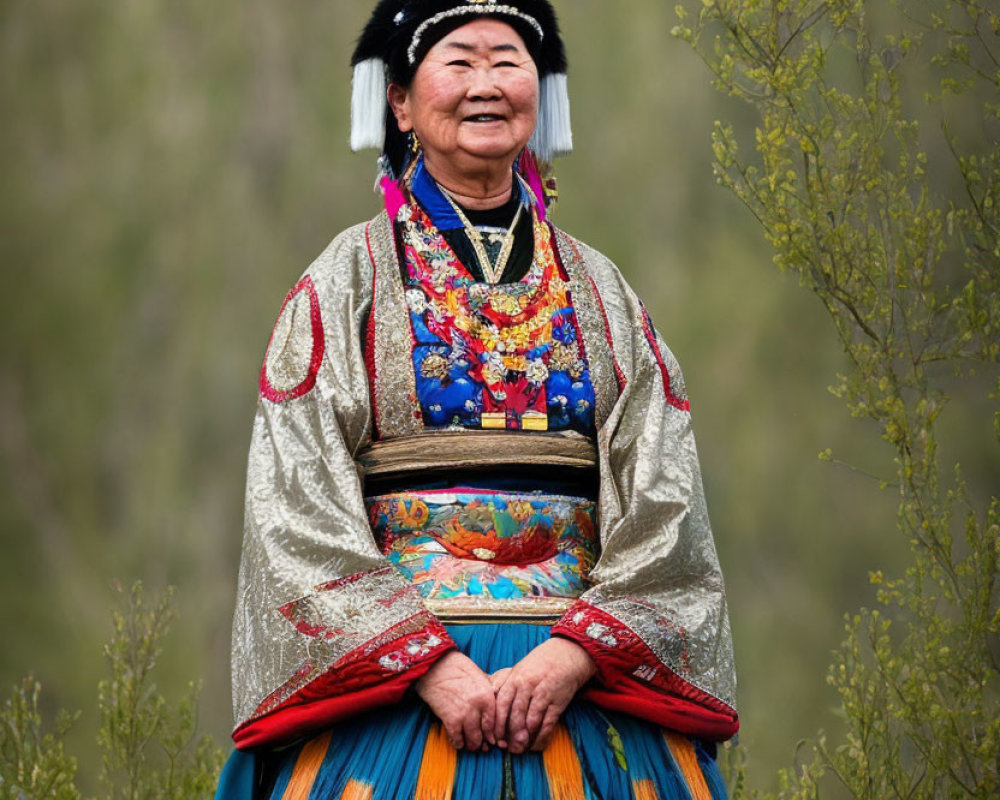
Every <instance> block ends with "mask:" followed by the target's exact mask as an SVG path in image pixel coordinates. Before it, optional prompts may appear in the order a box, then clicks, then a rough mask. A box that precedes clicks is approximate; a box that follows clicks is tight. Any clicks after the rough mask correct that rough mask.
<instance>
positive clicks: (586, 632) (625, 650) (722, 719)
mask: <svg viewBox="0 0 1000 800" xmlns="http://www.w3.org/2000/svg"><path fill="white" fill-rule="evenodd" d="M552 635H553V636H562V637H564V638H566V639H570V640H572V641H574V642H576V643H577V644H579V645H580V646H581V647H583V648H584V649H585V650H586V651H587V652H588V653H589V654H590V656H591V658H593V659H594V663H595V664H596V665H597V676H596V681H597V684H595V683H593V682H592V683H591V684H589V685H588V686H587V687H586V688H584V689H583V691H582V693H581V696H582V697H583V698H584V699H586V700H589V701H590V702H592V703H594V704H595V705H598V706H601V707H602V708H608V709H611V710H613V711H622V712H624V713H626V714H631V715H632V716H635V717H639V718H641V719H645V720H648V721H650V722H653V723H655V724H657V725H659V726H661V727H664V728H670V729H671V730H675V731H677V732H679V733H684V734H687V735H689V736H698V737H700V738H703V739H711V740H717V741H718V740H724V739H729V738H731V737H732V736H735V735H736V732H737V730H739V717H738V716H737V714H736V711H735V710H734V709H733V708H731V707H730V706H729V705H727V704H726V703H724V702H722V701H721V700H719V699H718V698H716V697H713V696H712V695H710V694H708V693H707V692H705V691H703V690H701V689H698V688H697V687H695V686H693V685H691V684H690V683H688V682H687V681H686V680H684V679H683V678H682V677H681V676H679V675H678V674H677V673H675V672H673V671H672V670H670V669H668V668H667V667H666V666H664V664H663V663H662V662H661V661H660V660H659V659H658V658H657V657H656V655H655V654H654V653H653V651H652V650H650V649H649V646H648V645H647V644H646V643H645V642H644V641H643V640H642V639H641V638H639V636H637V635H636V633H635V632H634V631H632V630H631V629H630V628H629V627H628V626H627V625H625V624H624V623H622V622H621V621H620V620H618V619H617V618H615V617H612V616H611V615H610V614H606V613H605V612H603V611H601V610H600V609H599V608H597V607H595V606H592V605H590V604H589V603H585V602H577V603H575V604H574V605H573V607H572V608H571V609H570V610H569V611H568V612H566V614H565V615H564V616H563V618H562V619H561V620H560V621H559V623H558V624H556V625H555V626H554V627H553V628H552Z"/></svg>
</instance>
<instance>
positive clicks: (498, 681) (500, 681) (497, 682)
mask: <svg viewBox="0 0 1000 800" xmlns="http://www.w3.org/2000/svg"><path fill="white" fill-rule="evenodd" d="M513 671H514V670H513V668H511V667H506V668H505V669H498V670H497V671H496V672H494V673H493V674H492V675H490V683H491V684H492V685H493V693H494V694H497V693H498V692H499V691H500V690H501V689H502V688H503V685H504V684H505V683H506V682H507V678H509V677H510V673H511V672H513Z"/></svg>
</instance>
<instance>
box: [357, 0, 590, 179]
mask: <svg viewBox="0 0 1000 800" xmlns="http://www.w3.org/2000/svg"><path fill="white" fill-rule="evenodd" d="M481 17H497V18H500V19H502V20H503V21H504V22H507V23H509V24H510V25H511V27H513V28H514V29H515V30H517V32H518V33H519V34H520V35H521V38H522V39H524V42H525V45H526V46H527V47H528V51H529V52H530V53H531V56H532V58H533V59H534V61H535V65H536V66H537V68H538V76H539V79H540V86H539V108H538V124H537V126H536V128H535V134H534V136H533V137H532V140H531V142H530V144H529V146H530V147H531V148H532V150H534V151H535V153H536V154H537V155H538V157H539V159H540V160H542V161H545V162H551V160H552V159H553V158H554V157H555V156H559V155H564V154H566V153H568V152H570V151H571V150H572V149H573V137H572V131H571V128H570V121H569V96H568V94H567V92H566V50H565V48H564V46H563V42H562V36H561V35H560V33H559V24H558V21H557V20H556V14H555V10H554V9H553V8H552V4H551V3H549V2H548V0H504V1H503V2H498V0H379V3H378V4H377V5H376V6H375V10H374V12H373V13H372V16H371V19H370V20H369V21H368V24H367V25H366V26H365V29H364V31H363V32H362V34H361V37H360V38H359V39H358V44H357V47H356V48H355V50H354V55H353V56H352V58H351V65H352V66H353V67H354V90H353V95H352V98H351V147H352V148H353V149H354V150H362V149H365V148H368V147H374V148H377V149H381V150H382V152H383V155H384V156H385V157H386V159H387V161H388V164H387V166H388V167H389V168H390V171H391V172H394V173H398V172H399V170H400V169H401V167H402V160H403V155H404V152H405V139H404V137H403V135H402V134H401V133H400V132H399V129H398V128H397V126H396V120H395V117H394V116H393V114H392V111H391V110H390V109H389V106H388V102H387V100H386V89H387V88H388V83H389V82H390V81H392V82H394V83H398V84H400V85H402V86H408V85H409V83H410V81H411V80H412V79H413V75H414V73H415V72H416V70H417V67H418V66H419V65H420V62H421V61H422V60H423V58H424V56H425V55H427V51H428V50H429V49H430V48H431V47H433V46H434V44H435V43H436V42H438V41H440V40H441V39H442V38H443V37H445V36H447V35H448V34H449V33H450V32H451V31H453V30H455V29H456V28H459V27H461V26H462V25H464V24H466V23H467V22H470V21H472V20H474V19H477V18H481Z"/></svg>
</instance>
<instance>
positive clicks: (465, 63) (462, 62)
mask: <svg viewBox="0 0 1000 800" xmlns="http://www.w3.org/2000/svg"><path fill="white" fill-rule="evenodd" d="M448 66H449V67H469V66H472V65H471V64H469V62H468V61H465V60H463V59H456V60H455V61H449V62H448Z"/></svg>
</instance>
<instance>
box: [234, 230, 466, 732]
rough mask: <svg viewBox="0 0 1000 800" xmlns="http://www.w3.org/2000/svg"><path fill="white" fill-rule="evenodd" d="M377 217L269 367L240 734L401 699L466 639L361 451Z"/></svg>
mask: <svg viewBox="0 0 1000 800" xmlns="http://www.w3.org/2000/svg"><path fill="white" fill-rule="evenodd" d="M364 242H365V229H364V226H359V227H357V228H354V229H351V230H349V231H347V232H346V233H344V234H342V235H341V236H340V237H338V238H337V239H336V240H334V242H333V243H332V244H331V245H330V247H329V248H327V250H326V251H325V252H324V253H323V254H322V255H321V256H320V258H319V259H317V261H316V262H315V263H314V264H313V265H312V266H311V267H310V268H309V270H307V272H306V274H305V275H304V276H303V278H302V279H301V280H300V281H299V282H298V284H297V285H296V286H295V288H293V289H292V291H291V292H290V293H289V295H288V297H287V299H286V300H285V304H284V305H283V307H282V309H281V312H280V314H279V316H278V320H277V323H276V325H275V328H274V332H273V333H272V336H271V341H270V343H269V345H268V349H267V355H266V357H265V363H264V367H263V369H262V371H261V379H260V398H259V402H258V408H257V414H256V419H255V421H254V427H253V437H252V442H251V447H250V456H249V464H248V470H247V488H246V511H245V527H244V541H243V551H242V559H241V564H240V576H239V586H238V593H237V604H236V612H235V618H234V625H233V651H232V671H233V687H234V689H233V703H234V712H235V718H236V729H235V732H234V734H233V738H234V740H235V742H236V745H237V747H239V748H240V749H247V748H251V747H256V746H260V745H272V744H279V743H283V742H287V741H289V740H291V739H294V738H297V737H298V736H301V735H304V734H306V733H308V732H309V731H311V730H315V729H318V728H321V727H323V726H326V725H328V724H329V723H331V722H333V721H335V720H337V719H340V718H343V717H346V716H349V715H352V714H356V713H358V712H360V711H363V710H365V709H367V708H369V707H372V706H376V705H384V704H388V703H392V702H395V701H397V700H398V699H399V698H400V697H401V696H402V695H403V693H404V692H405V691H406V689H407V687H408V686H410V684H412V683H413V681H415V680H416V679H417V678H418V677H420V676H421V675H422V674H424V672H426V670H427V669H428V668H429V667H430V666H431V665H432V664H433V663H434V661H435V660H436V659H437V658H439V657H440V656H441V655H443V654H444V653H445V652H447V651H448V650H450V649H451V648H452V647H453V646H454V645H453V643H452V642H451V640H450V638H449V637H448V635H447V633H446V632H445V630H444V628H443V626H442V625H441V624H440V623H439V622H438V621H437V619H436V618H435V617H434V616H433V615H432V614H431V613H430V612H428V611H427V610H426V608H425V607H424V605H423V602H422V600H421V598H420V596H419V594H418V592H417V591H416V589H415V588H414V587H413V586H412V585H411V584H410V583H409V582H407V581H406V580H405V579H404V578H403V577H402V576H401V575H400V574H399V573H398V572H397V571H396V570H395V569H393V568H392V567H391V566H390V565H389V563H388V562H387V561H386V559H385V558H384V557H383V556H382V555H381V553H380V552H379V550H378V548H377V546H376V544H375V542H374V540H373V538H372V534H371V529H370V526H369V522H368V518H367V514H366V511H365V506H364V501H363V495H362V487H361V480H360V477H359V474H358V468H357V466H356V464H355V461H354V454H355V453H356V452H357V451H358V450H359V449H360V448H361V447H363V446H364V445H365V444H367V443H368V442H369V440H370V438H371V424H372V423H371V417H372V414H371V408H370V399H369V384H368V378H367V374H366V368H365V358H364V352H363V341H364V335H363V333H364V331H365V323H366V320H367V318H368V314H369V312H370V308H371V282H372V267H371V263H370V261H369V257H368V251H367V249H366V247H365V244H364Z"/></svg>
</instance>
